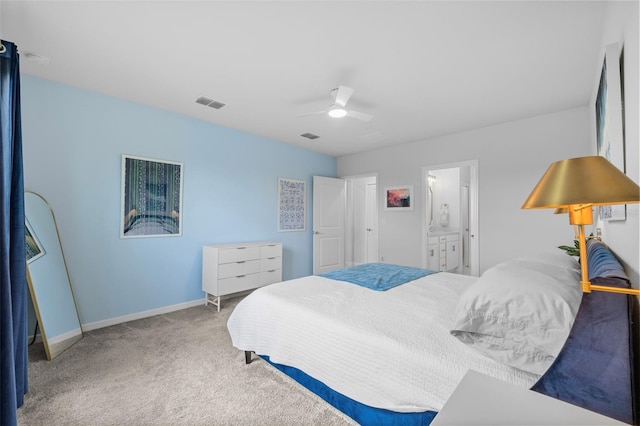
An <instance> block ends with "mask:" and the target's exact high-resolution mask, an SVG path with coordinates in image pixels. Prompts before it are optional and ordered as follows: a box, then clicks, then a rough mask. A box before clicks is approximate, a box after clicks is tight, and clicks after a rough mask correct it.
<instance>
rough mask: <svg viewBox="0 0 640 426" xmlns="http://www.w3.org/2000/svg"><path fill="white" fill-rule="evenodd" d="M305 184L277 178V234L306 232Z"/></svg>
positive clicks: (294, 180)
mask: <svg viewBox="0 0 640 426" xmlns="http://www.w3.org/2000/svg"><path fill="white" fill-rule="evenodd" d="M306 210H307V189H306V182H305V181H303V180H298V179H288V178H278V232H287V231H304V230H306V228H307V227H306V216H307V213H306Z"/></svg>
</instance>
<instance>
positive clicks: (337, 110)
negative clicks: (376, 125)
mask: <svg viewBox="0 0 640 426" xmlns="http://www.w3.org/2000/svg"><path fill="white" fill-rule="evenodd" d="M352 94H353V89H352V88H351V87H347V86H338V87H337V88H336V89H333V90H332V91H331V97H332V98H333V104H331V105H330V106H329V108H327V109H325V110H322V111H316V112H310V113H307V114H302V115H299V116H298V117H305V116H307V115H315V114H327V115H329V117H332V118H342V117H351V118H355V119H357V120H361V121H370V120H371V119H372V118H373V115H370V114H366V113H364V112H360V111H354V110H352V109H347V102H348V101H349V98H350V97H351V95H352Z"/></svg>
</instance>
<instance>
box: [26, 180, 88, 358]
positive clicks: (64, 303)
mask: <svg viewBox="0 0 640 426" xmlns="http://www.w3.org/2000/svg"><path fill="white" fill-rule="evenodd" d="M24 212H25V225H26V226H25V237H26V246H27V249H26V252H27V283H28V285H29V292H30V293H31V300H32V301H33V307H34V309H35V312H36V316H37V318H38V325H39V328H40V335H41V336H42V342H43V344H44V349H45V352H46V354H47V358H48V359H49V360H51V359H53V358H55V357H56V356H58V355H59V354H60V353H62V352H63V351H64V350H65V349H67V348H69V347H70V346H71V345H73V344H74V343H76V342H77V341H78V340H80V339H82V327H81V325H80V318H79V317H78V311H77V309H76V303H75V300H74V297H73V290H72V288H71V282H70V280H69V272H68V270H67V264H66V261H65V258H64V253H63V251H62V244H61V242H60V235H59V234H58V227H57V225H56V219H55V216H54V215H53V210H52V209H51V208H50V206H49V203H47V201H46V200H45V199H44V198H43V197H42V196H40V195H38V194H36V193H35V192H25V194H24Z"/></svg>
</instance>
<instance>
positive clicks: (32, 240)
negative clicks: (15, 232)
mask: <svg viewBox="0 0 640 426" xmlns="http://www.w3.org/2000/svg"><path fill="white" fill-rule="evenodd" d="M24 225H25V226H24V237H25V243H26V244H25V246H26V252H27V264H29V263H31V262H33V261H34V260H37V259H39V258H41V257H42V256H44V255H45V251H44V248H43V247H42V243H41V242H40V240H39V239H38V236H37V235H36V233H35V232H33V228H32V227H31V224H30V223H29V221H28V220H27V219H26V218H25V220H24Z"/></svg>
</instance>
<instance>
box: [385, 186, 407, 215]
mask: <svg viewBox="0 0 640 426" xmlns="http://www.w3.org/2000/svg"><path fill="white" fill-rule="evenodd" d="M384 195H385V196H384V210H387V211H406V210H413V204H414V200H413V185H400V186H391V187H387V188H385V190H384Z"/></svg>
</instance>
